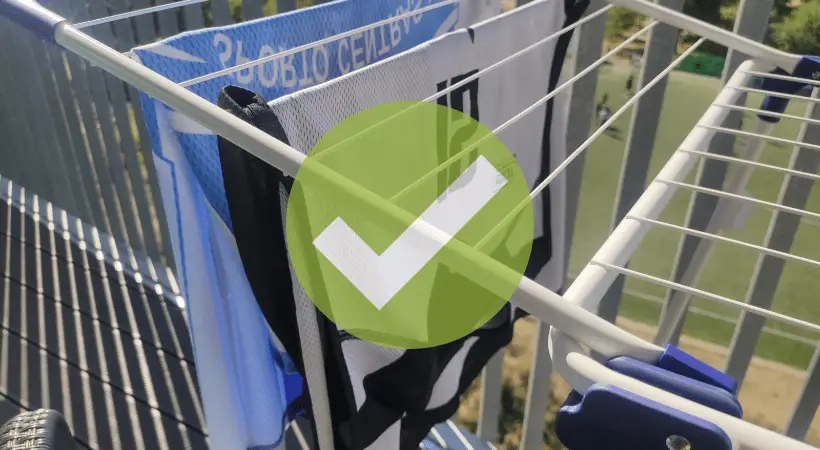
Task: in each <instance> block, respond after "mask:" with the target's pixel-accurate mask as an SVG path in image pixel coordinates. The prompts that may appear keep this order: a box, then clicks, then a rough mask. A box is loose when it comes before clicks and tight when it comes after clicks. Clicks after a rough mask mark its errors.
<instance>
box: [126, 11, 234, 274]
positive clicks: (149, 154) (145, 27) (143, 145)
mask: <svg viewBox="0 0 820 450" xmlns="http://www.w3.org/2000/svg"><path fill="white" fill-rule="evenodd" d="M221 1H224V2H225V3H226V5H227V0H211V1H210V5H211V8H212V14H213V15H214V21H215V22H214V23H215V24H216V25H219V24H220V23H217V21H216V15H217V13H218V12H217V11H218V9H217V8H216V6H215V5H216V4H218V3H219V2H221ZM132 3H133V5H132V6H133V8H147V7H148V6H150V4H149V3H148V0H132ZM226 7H227V6H226ZM148 19H150V17H147V16H140V17H137V18H136V22H135V23H136V26H137V28H136V30H135V31H136V34H137V37H138V40H137V41H136V42H135V44H140V43H142V44H145V43H150V42H154V41H156V39H157V35H156V30H155V29H154V25H153V22H151V21H150V20H148ZM129 45H130V43H129ZM128 93H129V97H130V98H131V109H132V111H133V113H134V120H135V121H136V123H137V130H138V131H139V135H140V148H139V151H140V152H141V153H142V160H143V162H144V164H145V171H146V173H147V178H148V183H147V186H146V190H147V189H148V188H150V196H151V203H152V204H153V207H154V214H155V216H156V220H157V223H156V225H158V227H155V226H154V225H155V224H154V222H153V221H151V222H149V223H143V231H144V232H145V233H146V236H148V234H147V233H148V231H149V230H147V229H146V227H148V228H149V229H150V233H151V236H155V239H148V238H147V237H146V246H147V247H148V248H149V249H150V248H151V247H152V246H154V245H159V246H160V249H159V251H160V252H161V253H162V255H164V256H165V263H166V264H167V265H169V266H171V267H176V266H174V255H173V253H174V252H173V249H174V248H173V247H172V245H171V237H170V234H169V230H168V221H167V219H166V217H165V209H164V207H163V204H162V194H161V192H160V189H159V180H158V179H157V173H156V170H155V167H154V154H153V151H152V150H151V138H150V136H149V135H148V129H147V128H146V125H145V117H144V116H143V111H142V104H141V102H140V95H139V92H138V91H137V90H136V89H134V88H133V87H132V86H128ZM140 175H141V174H140ZM140 179H142V177H141V176H140ZM157 229H158V230H159V235H157V231H156V230H157ZM148 241H150V242H148ZM149 253H151V252H150V250H149Z"/></svg>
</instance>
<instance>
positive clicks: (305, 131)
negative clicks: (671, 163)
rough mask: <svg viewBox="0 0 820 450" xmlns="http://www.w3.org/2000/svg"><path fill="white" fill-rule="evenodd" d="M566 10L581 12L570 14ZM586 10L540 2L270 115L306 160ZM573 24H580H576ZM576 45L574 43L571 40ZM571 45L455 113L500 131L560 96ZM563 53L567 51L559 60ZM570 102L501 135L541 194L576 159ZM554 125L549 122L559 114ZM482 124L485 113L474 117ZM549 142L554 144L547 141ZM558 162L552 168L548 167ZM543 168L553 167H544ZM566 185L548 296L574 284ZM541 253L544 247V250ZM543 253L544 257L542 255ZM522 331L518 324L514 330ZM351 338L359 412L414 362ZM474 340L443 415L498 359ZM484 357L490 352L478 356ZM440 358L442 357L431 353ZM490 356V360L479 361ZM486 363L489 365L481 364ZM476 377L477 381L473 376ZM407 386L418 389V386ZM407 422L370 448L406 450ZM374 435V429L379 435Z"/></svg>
mask: <svg viewBox="0 0 820 450" xmlns="http://www.w3.org/2000/svg"><path fill="white" fill-rule="evenodd" d="M565 4H566V5H574V6H572V8H573V9H572V11H565ZM585 8H586V2H578V3H573V2H568V1H566V2H565V1H564V0H540V1H535V2H533V3H531V4H529V5H527V6H524V7H521V8H518V9H516V10H514V11H512V12H510V13H507V14H504V15H501V16H498V17H496V18H493V19H489V20H487V21H484V22H481V23H480V24H477V25H476V26H474V27H472V29H469V30H467V29H462V30H458V31H455V32H452V33H449V34H446V35H444V36H441V37H440V38H438V39H435V40H433V41H431V42H429V43H426V44H424V45H421V46H419V47H417V48H415V49H413V50H411V51H408V52H405V53H402V54H399V55H397V56H394V57H392V58H389V59H387V60H385V61H383V62H380V63H377V64H374V65H372V66H369V67H367V68H364V69H362V70H359V71H355V72H352V73H350V74H348V75H345V76H342V77H340V78H337V79H335V80H333V81H330V82H328V83H325V84H323V85H320V86H316V87H312V88H308V89H305V90H302V91H300V92H298V93H296V94H292V95H288V96H284V97H281V98H279V99H277V100H274V101H272V102H271V103H270V107H271V109H272V110H273V112H274V113H275V114H276V116H277V118H278V119H279V121H280V122H281V124H282V126H283V128H284V131H285V135H286V137H287V140H288V142H289V143H290V145H291V146H293V147H294V148H296V149H298V150H301V151H303V152H307V151H309V150H310V149H311V148H312V147H313V146H314V145H315V144H316V143H317V142H318V141H319V139H320V138H321V137H322V136H323V135H324V134H325V133H327V132H328V131H330V130H331V129H332V128H333V127H334V126H335V125H337V124H338V123H340V122H341V121H342V120H344V119H346V118H348V117H350V116H352V115H353V114H355V113H357V112H360V111H362V110H364V109H367V108H369V107H373V106H376V105H380V104H383V103H388V102H396V101H419V100H423V99H425V98H427V97H430V96H432V95H434V94H435V93H436V92H438V89H439V88H440V87H441V86H450V85H452V84H455V83H456V82H457V81H458V79H459V78H458V77H462V78H463V76H464V75H466V74H470V73H474V72H476V71H477V70H481V69H484V68H486V67H488V66H490V65H491V64H493V63H495V62H497V61H499V60H501V59H503V58H505V57H506V56H508V55H510V54H512V53H514V52H516V51H519V50H521V49H523V48H525V47H527V46H529V45H531V44H532V43H534V42H536V41H539V40H541V39H544V38H545V37H546V36H548V35H550V34H553V33H555V32H556V31H558V30H559V29H561V28H562V27H563V26H565V25H566V24H567V22H568V20H569V21H571V20H577V18H578V17H579V16H580V14H581V12H582V11H583V10H584V9H585ZM568 17H569V18H570V19H568ZM568 37H569V36H567V38H568ZM567 45H568V39H567V42H563V45H559V40H558V39H556V40H553V41H551V42H549V43H546V44H543V45H541V46H539V47H538V48H537V49H535V50H532V51H530V52H528V53H526V54H525V55H523V56H520V57H518V58H517V59H515V60H513V61H511V62H509V63H507V64H504V65H503V66H501V67H499V68H496V69H494V70H493V71H490V72H489V73H487V74H485V75H482V76H481V77H480V79H479V80H478V82H477V85H478V97H477V99H478V100H477V105H472V104H470V95H469V94H470V92H469V90H467V91H466V92H465V93H463V94H461V93H460V94H456V93H451V94H449V95H448V97H449V98H448V103H447V104H448V105H452V104H453V100H452V98H453V96H454V95H463V109H464V111H463V112H465V113H466V114H471V113H474V112H475V109H476V107H477V110H478V111H477V112H478V115H479V116H480V122H481V123H482V124H484V125H485V126H487V127H488V128H490V129H495V128H496V127H498V126H499V125H501V124H503V123H504V122H506V121H507V120H509V119H510V118H512V117H513V116H515V115H516V114H518V113H519V112H521V111H522V110H524V109H525V108H527V107H529V106H530V105H532V104H533V103H534V102H535V101H537V100H538V99H540V98H542V97H544V96H546V95H547V94H548V93H549V92H550V84H551V82H552V84H553V85H554V84H555V83H556V82H557V79H558V78H559V77H560V74H561V70H560V69H561V66H562V63H563V58H564V53H565V51H566V47H567ZM557 50H560V51H557ZM566 100H567V97H566V96H565V95H563V94H561V95H559V96H557V97H556V98H555V99H554V101H551V102H548V103H547V104H544V105H542V106H540V107H538V108H536V109H535V110H534V111H532V112H531V113H529V114H528V115H527V116H525V117H524V118H522V119H521V120H519V121H517V122H516V123H515V124H513V125H511V126H510V127H509V128H507V129H506V130H505V131H503V132H501V133H500V134H499V137H500V139H501V140H502V141H503V142H504V143H505V144H506V146H507V148H508V149H509V150H510V151H511V152H512V153H513V154H514V155H515V157H516V160H517V162H518V164H519V166H520V167H521V169H522V171H523V172H524V175H525V177H526V179H527V181H528V182H529V184H530V186H531V187H535V186H536V185H537V184H538V182H539V181H540V180H541V179H543V177H545V176H546V175H547V174H549V173H550V172H551V171H552V170H554V168H555V167H556V166H557V165H558V164H560V163H561V162H562V161H563V160H564V159H565V157H566V127H567V123H566V114H567V105H566ZM550 110H551V111H552V113H551V120H549V111H550ZM473 117H475V114H473ZM545 135H546V137H545ZM545 157H546V158H548V161H543V158H545ZM542 162H544V163H545V164H544V165H543V167H542ZM565 185H566V182H565V178H564V176H563V175H562V176H559V177H557V178H556V179H555V180H554V181H553V182H552V183H551V185H550V186H549V189H548V190H545V191H543V193H542V196H543V195H548V196H549V200H550V210H549V215H550V219H549V220H548V221H547V223H544V221H543V220H542V219H543V216H542V214H541V211H542V203H541V201H542V200H541V197H539V198H538V199H537V200H535V203H534V212H535V213H536V234H535V236H534V237H536V238H538V237H543V238H544V239H548V240H549V241H550V242H551V244H552V245H551V247H552V254H551V255H550V257H549V258H548V260H547V261H546V264H545V266H544V267H543V269H542V270H541V272H540V273H539V274H538V275H539V276H538V277H537V279H538V280H539V282H541V283H542V284H544V285H545V286H546V287H547V288H550V289H553V290H559V289H560V288H561V287H562V286H561V285H562V283H563V280H564V278H565V270H566V269H565V267H564V266H565V264H564V261H565V258H564V247H565V246H564V242H563V240H564V210H565V195H566V194H565V192H566V186H565ZM536 250H537V248H536ZM534 251H535V250H534ZM502 326H509V327H511V326H512V323H511V322H509V323H508V324H507V325H502ZM351 339H352V338H347V339H346V340H344V341H343V342H342V346H341V347H342V351H343V353H344V356H345V361H346V363H347V364H348V371H349V380H350V383H351V387H352V391H353V393H354V397H355V403H356V407H357V408H361V406H362V405H363V404H364V402H365V401H366V399H367V397H368V395H367V391H366V387H365V385H364V384H363V381H364V379H365V378H366V377H368V376H370V375H373V374H374V373H377V372H378V371H380V370H383V369H385V368H389V366H390V365H391V364H394V363H395V362H396V361H397V360H398V358H399V357H400V356H401V355H402V354H403V353H404V352H402V351H399V350H395V349H384V350H381V351H380V349H379V347H378V346H375V345H374V344H369V343H366V342H362V341H357V340H351ZM474 339H475V338H474V337H470V338H468V339H467V340H465V341H464V342H463V343H462V345H463V347H462V348H461V350H459V351H458V352H456V354H455V355H453V356H452V357H451V358H452V359H450V361H449V363H448V364H447V365H446V366H445V367H444V368H443V370H441V371H440V372H439V373H437V374H435V376H436V377H437V378H435V379H436V380H437V381H436V383H435V386H433V388H432V390H431V392H430V402H429V404H428V406H427V410H433V409H435V408H437V407H440V406H441V405H444V404H445V403H447V401H449V400H451V399H453V398H455V397H456V396H457V395H458V393H459V390H458V387H459V385H460V384H462V383H463V382H464V381H465V380H463V379H462V378H463V377H465V376H466V375H463V374H462V370H461V367H462V366H463V365H464V364H465V360H469V358H471V357H472V358H487V359H488V358H489V357H490V356H491V355H492V354H494V353H495V351H494V350H497V348H500V346H501V345H503V344H499V347H497V348H495V349H492V350H493V351H488V349H487V348H486V347H484V346H482V345H480V343H481V338H478V341H476V340H474ZM473 346H475V347H476V348H481V347H483V348H482V350H481V352H480V353H473V352H471V347H473ZM425 351H431V352H435V351H436V348H433V349H425ZM479 355H480V356H479ZM484 362H486V359H483V360H482V362H481V364H483V363H484ZM471 376H475V375H471ZM407 382H412V380H408V381H407ZM402 422H403V420H398V421H396V422H395V423H394V424H393V425H392V426H390V427H389V428H387V429H385V430H384V431H383V432H381V431H380V430H379V432H381V433H382V434H380V435H378V438H377V439H376V440H374V441H373V442H372V444H370V446H369V447H368V449H370V450H381V449H385V450H387V449H391V450H392V449H395V448H399V443H398V440H399V438H400V435H401V433H400V432H401V431H402V428H401V427H402ZM369 431H373V430H369Z"/></svg>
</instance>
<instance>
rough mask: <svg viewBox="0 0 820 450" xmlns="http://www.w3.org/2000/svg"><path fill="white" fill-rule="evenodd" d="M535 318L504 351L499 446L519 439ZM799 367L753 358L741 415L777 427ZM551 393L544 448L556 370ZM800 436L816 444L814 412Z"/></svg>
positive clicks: (470, 413) (647, 331) (714, 357)
mask: <svg viewBox="0 0 820 450" xmlns="http://www.w3.org/2000/svg"><path fill="white" fill-rule="evenodd" d="M618 325H619V326H620V327H621V328H624V329H625V330H627V331H629V332H631V333H633V334H635V335H636V336H640V337H641V338H644V339H647V340H651V339H652V337H653V336H654V333H655V330H654V328H653V327H650V326H648V325H644V324H640V323H635V322H632V321H628V320H623V319H622V320H619V321H618ZM536 331H537V322H536V321H535V320H533V319H526V320H521V321H519V323H518V324H517V325H516V329H515V335H514V337H513V342H512V343H511V344H510V345H509V346H508V348H507V351H506V354H505V357H504V375H503V380H504V393H503V400H502V408H503V412H502V415H503V416H504V417H503V418H502V420H501V429H502V437H501V445H500V447H499V448H501V449H515V448H518V444H519V442H520V433H521V429H520V424H521V420H522V418H523V408H524V404H525V398H526V395H527V384H528V382H529V370H530V363H531V361H532V351H533V349H534V347H535V341H534V339H535V336H536ZM681 348H682V349H683V350H685V351H686V352H688V353H690V354H691V355H693V356H695V357H697V358H699V359H700V360H702V361H704V362H706V363H708V364H709V365H711V366H713V367H717V368H723V365H724V363H725V360H726V349H725V348H723V347H720V346H717V345H714V344H711V343H707V342H703V341H699V340H697V339H693V338H690V337H684V338H683V339H682V342H681ZM804 375H805V374H804V373H803V372H801V371H798V370H796V369H794V368H791V367H788V366H784V365H782V364H778V363H773V362H771V361H768V360H764V359H760V358H754V359H753V360H752V364H751V367H750V368H749V371H748V373H747V376H746V380H745V381H744V383H743V387H742V388H741V391H740V403H741V404H742V405H743V412H744V417H743V418H744V419H745V420H747V421H750V422H753V423H755V424H758V425H761V426H764V427H766V428H769V429H772V430H776V431H782V428H783V426H784V425H785V424H786V421H787V420H788V418H789V414H790V413H791V409H792V407H793V405H794V402H795V400H796V399H797V396H798V395H799V393H800V390H801V389H802V386H803V378H804ZM552 378H553V380H552V381H553V386H554V392H553V399H552V402H551V403H552V404H551V407H550V410H549V411H548V413H547V416H546V417H545V420H546V421H547V424H548V431H547V434H546V435H545V440H546V441H548V443H545V445H544V447H543V448H545V449H549V448H560V445H559V444H557V441H556V440H555V438H554V435H552V433H551V432H550V430H549V426H550V424H551V423H552V417H554V414H555V410H556V409H557V407H558V404H559V403H560V402H561V401H563V399H564V398H566V395H567V394H568V393H569V386H568V385H567V383H566V382H565V381H564V380H563V379H562V378H561V377H560V376H558V374H553V377H552ZM479 404H480V388H479V384H478V382H476V383H474V385H473V387H472V388H471V389H470V390H469V391H468V392H467V394H465V396H464V399H463V401H462V405H461V408H460V409H459V411H458V415H457V420H458V421H459V422H461V423H464V424H465V425H467V426H469V427H471V428H472V427H474V426H475V423H476V421H477V419H478V410H479ZM806 442H808V443H809V444H812V445H816V446H820V417H815V419H814V422H813V423H812V426H811V429H810V430H809V433H808V435H807V437H806Z"/></svg>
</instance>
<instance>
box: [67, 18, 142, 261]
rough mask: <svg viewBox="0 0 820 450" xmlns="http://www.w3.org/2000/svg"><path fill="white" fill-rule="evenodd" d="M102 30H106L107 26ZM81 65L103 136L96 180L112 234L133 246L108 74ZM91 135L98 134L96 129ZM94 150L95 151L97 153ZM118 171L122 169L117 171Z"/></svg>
mask: <svg viewBox="0 0 820 450" xmlns="http://www.w3.org/2000/svg"><path fill="white" fill-rule="evenodd" d="M75 16H80V17H77V18H76V19H75V20H86V19H87V18H88V17H89V12H88V11H87V10H86V9H84V8H77V9H76V14H75ZM106 26H108V24H106ZM101 28H103V29H104V28H105V27H101ZM109 30H110V28H109ZM98 33H99V31H98ZM95 34H96V33H95ZM97 35H99V34H97ZM80 62H81V63H82V66H81V67H84V72H85V73H84V77H82V76H80V77H79V78H81V83H82V82H83V81H85V82H86V84H85V86H87V88H88V92H89V93H90V94H91V98H90V100H91V101H92V102H93V107H94V112H93V113H91V112H90V113H89V117H91V119H92V120H94V119H95V117H96V122H93V123H95V125H97V126H96V127H95V128H97V129H98V130H99V132H100V134H101V135H102V141H101V145H100V147H97V148H94V147H92V149H91V150H92V155H93V157H94V167H95V168H96V169H97V170H96V172H97V179H98V180H99V182H100V188H101V190H102V191H103V193H104V194H108V195H109V196H110V199H111V200H110V201H109V200H108V199H106V202H105V206H106V208H105V209H106V216H107V219H108V221H109V223H110V224H111V229H110V230H109V234H112V235H114V236H116V237H117V238H118V239H120V240H121V241H122V242H124V243H126V244H128V245H131V241H130V239H131V236H130V235H129V231H130V230H129V229H130V228H132V225H131V223H130V221H129V220H127V219H126V218H125V217H124V215H123V214H124V211H125V208H126V205H128V204H129V203H130V201H131V196H130V195H129V193H128V190H127V188H126V186H125V177H124V176H123V173H122V162H121V158H122V155H121V152H120V144H119V142H117V138H116V136H115V135H114V126H115V125H114V121H113V120H112V117H111V104H110V102H109V99H108V92H107V90H106V85H105V75H104V72H103V71H102V70H100V69H99V68H97V67H93V66H92V65H91V64H89V63H87V62H86V61H80ZM78 65H79V64H78ZM72 73H73V71H72ZM87 106H92V105H87ZM86 125H88V123H86ZM88 129H89V128H88V126H86V131H88ZM91 132H93V133H96V131H95V130H93V129H92V131H91ZM94 150H96V152H95V151H94ZM118 168H119V170H117V169H118ZM112 192H113V195H112ZM97 227H98V228H101V227H100V226H99V225H97Z"/></svg>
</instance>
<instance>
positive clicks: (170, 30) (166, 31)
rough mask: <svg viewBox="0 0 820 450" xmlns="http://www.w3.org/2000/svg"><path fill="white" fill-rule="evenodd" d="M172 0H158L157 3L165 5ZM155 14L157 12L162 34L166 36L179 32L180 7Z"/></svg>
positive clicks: (160, 33)
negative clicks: (178, 15) (178, 17)
mask: <svg viewBox="0 0 820 450" xmlns="http://www.w3.org/2000/svg"><path fill="white" fill-rule="evenodd" d="M172 1H174V0H156V4H157V5H165V4H168V3H171V2H172ZM154 14H156V16H157V21H158V22H159V35H160V36H162V37H163V38H166V37H169V36H173V35H175V34H177V33H179V24H178V23H177V14H179V9H177V8H174V9H170V10H166V11H160V12H158V13H154Z"/></svg>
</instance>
